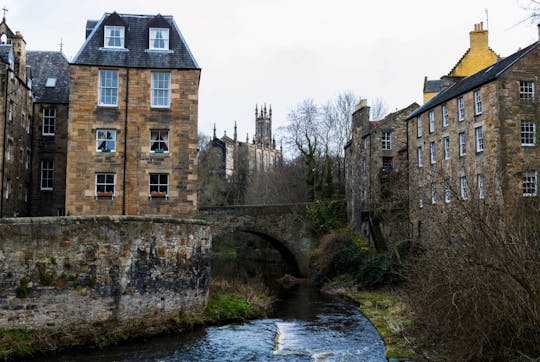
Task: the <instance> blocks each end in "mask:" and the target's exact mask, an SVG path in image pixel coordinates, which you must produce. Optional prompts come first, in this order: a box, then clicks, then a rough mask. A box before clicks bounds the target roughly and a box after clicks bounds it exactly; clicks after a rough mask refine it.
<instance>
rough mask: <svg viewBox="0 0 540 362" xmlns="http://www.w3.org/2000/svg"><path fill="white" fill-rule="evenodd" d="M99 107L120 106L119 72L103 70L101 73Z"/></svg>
mask: <svg viewBox="0 0 540 362" xmlns="http://www.w3.org/2000/svg"><path fill="white" fill-rule="evenodd" d="M99 105H100V106H117V105H118V71H117V70H108V69H102V70H100V71H99Z"/></svg>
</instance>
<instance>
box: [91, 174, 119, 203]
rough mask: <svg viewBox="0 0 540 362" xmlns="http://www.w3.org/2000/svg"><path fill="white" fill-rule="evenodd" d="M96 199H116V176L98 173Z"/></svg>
mask: <svg viewBox="0 0 540 362" xmlns="http://www.w3.org/2000/svg"><path fill="white" fill-rule="evenodd" d="M95 192H96V197H114V196H115V195H116V174H114V173H96V188H95Z"/></svg>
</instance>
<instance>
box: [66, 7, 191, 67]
mask: <svg viewBox="0 0 540 362" xmlns="http://www.w3.org/2000/svg"><path fill="white" fill-rule="evenodd" d="M156 24H158V26H159V27H168V28H169V50H170V51H149V50H148V48H149V47H148V41H149V39H148V29H149V27H157V26H156ZM105 25H122V26H124V31H125V33H124V34H125V35H124V36H125V41H124V47H125V49H109V48H104V47H103V42H104V27H105ZM86 26H87V28H88V27H92V26H93V29H92V31H91V32H90V33H89V35H88V37H87V38H86V41H85V43H84V44H83V46H82V48H81V49H80V50H79V52H78V53H77V55H76V56H75V58H74V59H73V61H72V64H80V65H97V66H117V67H129V68H154V69H156V68H157V69H200V68H199V65H198V64H197V62H196V60H195V58H194V57H193V55H192V54H191V51H190V50H189V47H188V46H187V44H186V42H185V40H184V38H183V37H182V34H181V33H180V30H179V28H178V26H177V25H176V23H175V21H174V19H173V18H172V16H168V15H167V16H162V15H159V14H158V15H130V14H117V13H116V12H113V13H106V14H105V15H104V16H103V17H102V18H101V20H99V21H97V22H96V23H95V24H94V22H93V21H91V20H89V21H88V22H87V24H86ZM87 34H88V30H87Z"/></svg>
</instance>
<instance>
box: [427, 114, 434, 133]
mask: <svg viewBox="0 0 540 362" xmlns="http://www.w3.org/2000/svg"><path fill="white" fill-rule="evenodd" d="M428 118H429V133H433V132H435V112H433V111H429V113H428Z"/></svg>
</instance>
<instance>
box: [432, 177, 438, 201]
mask: <svg viewBox="0 0 540 362" xmlns="http://www.w3.org/2000/svg"><path fill="white" fill-rule="evenodd" d="M431 203H432V204H436V203H437V184H435V182H432V183H431Z"/></svg>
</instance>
